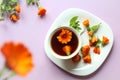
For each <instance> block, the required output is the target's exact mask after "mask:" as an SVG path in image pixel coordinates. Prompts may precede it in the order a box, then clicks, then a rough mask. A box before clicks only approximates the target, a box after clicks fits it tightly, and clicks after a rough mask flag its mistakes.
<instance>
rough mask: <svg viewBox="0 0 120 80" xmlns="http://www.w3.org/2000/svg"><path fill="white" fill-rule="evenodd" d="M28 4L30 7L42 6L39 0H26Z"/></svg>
mask: <svg viewBox="0 0 120 80" xmlns="http://www.w3.org/2000/svg"><path fill="white" fill-rule="evenodd" d="M26 2H27V4H28V5H30V4H33V5H34V4H36V5H37V6H40V5H39V0H26Z"/></svg>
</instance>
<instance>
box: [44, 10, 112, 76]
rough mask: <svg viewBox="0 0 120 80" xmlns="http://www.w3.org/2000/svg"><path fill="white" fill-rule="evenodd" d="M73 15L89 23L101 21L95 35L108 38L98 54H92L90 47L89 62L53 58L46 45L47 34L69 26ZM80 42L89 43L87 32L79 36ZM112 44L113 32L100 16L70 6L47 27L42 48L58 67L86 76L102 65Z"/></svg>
mask: <svg viewBox="0 0 120 80" xmlns="http://www.w3.org/2000/svg"><path fill="white" fill-rule="evenodd" d="M74 16H79V20H80V21H83V20H84V19H89V21H90V25H94V24H98V23H102V24H101V27H100V28H99V30H98V32H97V33H96V35H97V37H99V38H102V36H107V37H108V38H109V40H110V42H109V44H108V45H107V46H105V47H101V53H100V55H97V54H94V53H93V51H92V49H91V51H90V55H91V57H92V63H91V64H85V63H84V62H83V60H81V61H80V62H79V63H73V62H72V61H71V60H60V59H57V58H55V57H54V56H53V55H52V54H51V52H50V50H49V49H50V48H49V46H48V42H49V41H48V40H49V35H50V34H51V32H52V31H53V30H54V29H55V28H56V27H59V26H69V20H70V19H71V18H72V17H74ZM81 42H82V45H86V44H88V43H89V41H88V35H87V32H86V33H84V34H83V35H82V36H81ZM112 45H113V32H112V30H111V28H110V27H109V25H107V24H106V23H105V22H104V21H103V20H101V19H100V18H98V17H96V16H95V15H93V14H91V13H89V12H87V11H84V10H81V9H76V8H71V9H68V10H65V11H64V12H63V13H61V14H60V15H59V16H58V17H57V18H56V20H55V21H54V22H53V24H52V26H51V28H50V29H49V31H48V33H47V35H46V38H45V44H44V48H45V52H46V55H47V56H48V58H49V59H50V60H51V61H52V62H53V63H55V64H56V65H57V66H58V67H60V68H61V69H63V70H65V71H67V72H69V73H71V74H74V75H78V76H86V75H89V74H91V73H93V72H95V71H96V70H97V69H98V68H99V67H100V66H101V65H102V63H103V62H104V61H105V59H106V58H107V56H108V55H109V53H110V51H111V48H112Z"/></svg>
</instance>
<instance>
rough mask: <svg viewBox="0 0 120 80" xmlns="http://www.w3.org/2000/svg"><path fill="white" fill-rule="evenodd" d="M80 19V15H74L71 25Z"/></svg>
mask: <svg viewBox="0 0 120 80" xmlns="http://www.w3.org/2000/svg"><path fill="white" fill-rule="evenodd" d="M77 19H78V16H74V17H73V18H71V20H70V26H72V25H73V24H74V23H75V22H76V21H77Z"/></svg>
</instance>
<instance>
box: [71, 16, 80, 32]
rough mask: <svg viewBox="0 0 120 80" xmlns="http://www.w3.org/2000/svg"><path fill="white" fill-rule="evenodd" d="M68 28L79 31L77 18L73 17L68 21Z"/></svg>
mask: <svg viewBox="0 0 120 80" xmlns="http://www.w3.org/2000/svg"><path fill="white" fill-rule="evenodd" d="M69 26H71V27H73V28H74V29H76V30H77V31H79V30H81V28H80V27H79V26H80V24H79V21H78V16H74V17H73V18H71V19H70V23H69Z"/></svg>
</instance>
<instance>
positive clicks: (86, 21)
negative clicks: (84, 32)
mask: <svg viewBox="0 0 120 80" xmlns="http://www.w3.org/2000/svg"><path fill="white" fill-rule="evenodd" d="M83 25H84V26H85V27H88V26H89V20H88V19H86V20H84V21H83Z"/></svg>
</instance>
